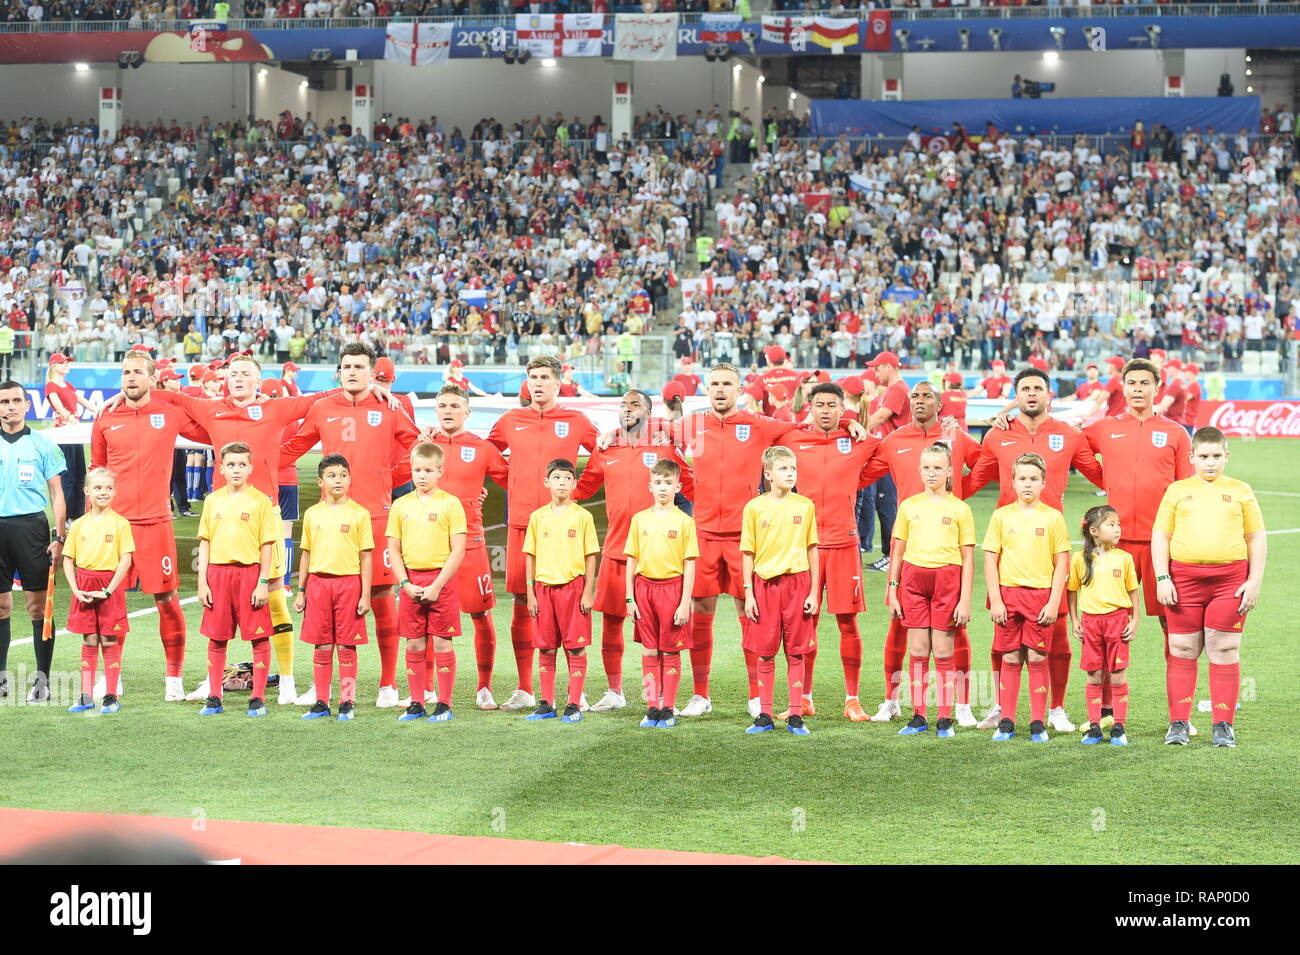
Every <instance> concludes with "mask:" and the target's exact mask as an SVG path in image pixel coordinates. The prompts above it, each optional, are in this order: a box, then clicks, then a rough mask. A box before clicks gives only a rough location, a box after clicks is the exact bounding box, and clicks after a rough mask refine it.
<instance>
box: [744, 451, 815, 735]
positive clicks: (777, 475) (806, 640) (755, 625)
mask: <svg viewBox="0 0 1300 955" xmlns="http://www.w3.org/2000/svg"><path fill="white" fill-rule="evenodd" d="M798 476H799V464H798V460H797V459H796V458H795V456H794V452H793V451H791V450H790V449H789V448H786V447H781V446H777V447H774V448H768V449H767V450H766V451H764V452H763V479H764V480H765V481H767V484H768V487H770V488H771V490H770V491H768V492H767V493H766V494H763V495H762V496H760V497H756V498H752V499H751V500H749V501H748V502H746V504H745V507H744V512H743V516H742V519H741V531H740V553H741V554H742V561H743V562H742V569H741V574H742V578H743V580H744V586H745V616H746V617H747V618H748V619H749V621H750V626H749V629H748V630H747V631H746V633H745V635H744V646H745V649H746V650H748V651H749V652H750V653H752V654H754V655H755V656H756V657H757V658H758V699H759V705H758V715H757V716H755V717H754V723H753V725H751V726H750V727H749V728H748V729H746V730H745V732H746V733H748V734H750V735H753V734H756V733H766V732H769V731H771V730H773V729H775V728H776V726H775V724H774V723H773V722H772V694H773V686H772V685H773V683H775V682H776V654H777V651H778V650H780V649H781V648H782V647H784V648H785V661H786V686H787V688H788V690H789V695H790V710H789V716H788V717H787V719H786V724H785V725H786V729H788V730H789V731H790V732H791V733H793V734H794V735H795V736H807V735H809V731H808V727H807V726H805V725H804V720H803V669H804V668H803V661H804V654H806V653H808V652H809V651H810V650H813V649H816V647H817V630H816V627H815V623H814V621H815V620H816V618H817V607H818V604H819V603H820V600H821V580H820V579H819V572H818V571H819V567H818V560H817V517H816V513H815V510H814V508H813V502H812V501H810V500H808V498H806V497H804V496H803V495H801V494H795V493H794V486H795V482H796V480H797V479H798Z"/></svg>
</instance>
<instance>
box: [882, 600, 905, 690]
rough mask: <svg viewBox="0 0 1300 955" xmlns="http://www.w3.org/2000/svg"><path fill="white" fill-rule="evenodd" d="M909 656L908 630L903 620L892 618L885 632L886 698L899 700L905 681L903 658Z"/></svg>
mask: <svg viewBox="0 0 1300 955" xmlns="http://www.w3.org/2000/svg"><path fill="white" fill-rule="evenodd" d="M906 656H907V630H906V629H905V628H904V627H903V624H902V621H899V620H894V619H893V618H890V621H889V632H888V633H886V634H885V699H887V700H897V699H898V688H899V687H900V686H901V685H902V683H903V658H904V657H906Z"/></svg>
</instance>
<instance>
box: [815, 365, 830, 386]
mask: <svg viewBox="0 0 1300 955" xmlns="http://www.w3.org/2000/svg"><path fill="white" fill-rule="evenodd" d="M813 378H815V379H817V381H818V382H819V383H821V382H827V381H830V380H831V373H830V372H829V371H827V370H826V369H825V368H818V369H817V370H816V371H815V372H813Z"/></svg>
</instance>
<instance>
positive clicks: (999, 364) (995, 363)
mask: <svg viewBox="0 0 1300 955" xmlns="http://www.w3.org/2000/svg"><path fill="white" fill-rule="evenodd" d="M989 367H990V368H1005V367H1007V363H1006V362H1004V361H1003V360H1002V359H1001V358H994V359H993V360H992V361H991V362H989Z"/></svg>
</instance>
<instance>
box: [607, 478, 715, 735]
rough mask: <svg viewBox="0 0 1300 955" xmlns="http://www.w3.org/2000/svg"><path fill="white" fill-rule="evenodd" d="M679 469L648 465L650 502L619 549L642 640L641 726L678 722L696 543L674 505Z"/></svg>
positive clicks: (690, 523)
mask: <svg viewBox="0 0 1300 955" xmlns="http://www.w3.org/2000/svg"><path fill="white" fill-rule="evenodd" d="M681 477H682V467H681V465H680V464H678V463H677V462H676V461H674V460H670V459H666V458H661V459H660V460H658V461H656V462H655V463H654V465H652V466H651V468H650V480H649V482H648V483H649V485H650V493H651V495H652V498H653V501H654V503H653V504H652V505H651V506H650V507H648V508H646V509H645V510H641V511H637V513H635V514H633V515H632V520H631V522H630V524H629V526H628V531H627V534H626V535H625V537H626V542H625V544H624V549H623V553H624V554H625V555H626V557H627V560H626V561H625V562H624V573H625V574H626V577H625V580H624V587H625V589H626V593H627V597H626V598H625V602H626V604H627V612H628V614H629V616H631V617H632V619H633V621H634V623H633V639H634V640H636V642H637V643H639V644H641V683H642V687H643V690H644V694H643V695H644V698H645V701H646V703H647V704H648V706H647V709H646V715H645V718H644V719H642V720H641V727H642V728H643V729H649V728H650V727H655V728H657V729H671V728H672V727H674V726H676V725H677V688H678V686H679V685H680V684H681V679H682V650H688V651H689V650H690V647H691V585H692V583H693V581H694V578H695V562H696V560H697V559H699V556H700V548H699V542H698V540H697V539H696V536H695V521H694V520H692V519H691V518H690V517H688V516H687V515H686V514H684V513H683V512H682V511H681V510H680V509H679V508H677V507H676V506H674V504H673V499H674V498H675V497H676V496H677V495H678V494H680V493H681V489H682V481H681Z"/></svg>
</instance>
